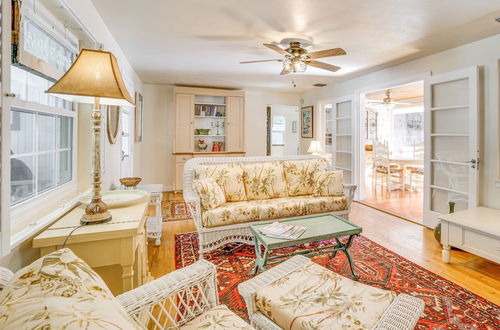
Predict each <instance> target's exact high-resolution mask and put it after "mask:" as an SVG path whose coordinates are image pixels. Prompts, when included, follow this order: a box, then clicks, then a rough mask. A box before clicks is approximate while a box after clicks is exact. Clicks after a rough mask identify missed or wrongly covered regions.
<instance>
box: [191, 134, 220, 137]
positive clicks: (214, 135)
mask: <svg viewBox="0 0 500 330" xmlns="http://www.w3.org/2000/svg"><path fill="white" fill-rule="evenodd" d="M194 136H205V137H216V136H220V137H225V135H216V134H213V135H206V134H205V135H204V134H199V135H197V134H195V135H194Z"/></svg>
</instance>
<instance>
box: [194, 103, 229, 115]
mask: <svg viewBox="0 0 500 330" xmlns="http://www.w3.org/2000/svg"><path fill="white" fill-rule="evenodd" d="M194 115H195V116H201V117H222V116H224V112H223V111H217V106H216V105H204V104H196V105H195V107H194Z"/></svg>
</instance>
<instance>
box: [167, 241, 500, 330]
mask: <svg viewBox="0 0 500 330" xmlns="http://www.w3.org/2000/svg"><path fill="white" fill-rule="evenodd" d="M321 244H324V243H321ZM293 249H294V248H290V249H287V250H286V252H290V251H291V250H293ZM350 251H351V253H352V255H353V258H354V262H355V264H356V272H357V273H358V274H359V275H361V279H360V281H361V282H363V283H365V284H368V285H373V286H376V287H379V288H384V289H389V290H394V291H396V292H397V293H407V294H410V295H412V296H415V297H418V298H420V299H422V300H424V302H425V311H424V314H423V315H422V317H421V318H420V321H419V322H418V324H417V326H416V329H429V330H430V329H491V330H493V329H500V308H499V306H497V305H496V304H494V303H492V302H490V301H488V300H486V299H484V298H482V297H479V296H478V295H476V294H474V293H472V292H470V291H468V290H466V289H464V288H462V287H460V286H459V285H457V284H455V283H453V282H450V281H448V280H446V279H444V278H442V277H440V276H439V275H436V274H434V273H432V272H430V271H428V270H426V269H424V268H422V267H420V266H418V265H416V264H414V263H413V262H411V261H409V260H407V259H405V258H403V257H401V256H400V255H397V254H396V253H394V252H392V251H390V250H388V249H386V248H384V247H382V246H380V245H378V244H377V243H374V242H372V241H371V240H369V239H367V238H366V237H363V236H360V237H358V238H357V239H356V240H355V242H354V243H353V245H352V247H351V250H350ZM283 252H285V251H282V252H281V253H283ZM278 253H280V251H278ZM175 258H176V260H175V262H176V268H182V267H184V266H187V265H190V264H192V263H193V262H194V261H195V260H197V258H198V235H197V234H196V233H186V234H179V235H176V236H175ZM206 258H207V259H208V260H209V261H211V262H213V263H214V264H215V265H217V273H218V281H219V296H220V301H221V303H223V304H226V305H227V306H228V307H229V308H230V309H232V310H233V311H235V312H237V313H238V314H239V315H240V316H242V317H244V318H247V316H246V307H245V304H244V302H243V300H242V299H241V297H240V296H239V294H238V284H239V283H241V282H243V281H245V280H247V279H249V278H250V277H251V276H250V273H251V270H252V268H253V266H254V258H255V254H254V248H253V246H249V245H246V244H239V243H233V244H228V245H226V246H225V247H224V248H222V249H219V250H216V251H213V252H212V253H211V254H208V255H207V256H206ZM313 260H314V261H315V262H316V263H318V264H320V265H322V266H324V267H326V268H328V269H331V270H333V271H334V272H336V273H339V274H341V275H344V276H347V277H349V278H352V276H351V273H350V271H349V265H348V263H347V259H346V258H345V256H344V254H343V253H338V254H337V256H336V257H335V258H334V259H329V258H328V256H327V255H321V256H317V257H315V258H313Z"/></svg>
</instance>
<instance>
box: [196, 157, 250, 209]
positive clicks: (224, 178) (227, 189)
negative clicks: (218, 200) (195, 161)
mask: <svg viewBox="0 0 500 330" xmlns="http://www.w3.org/2000/svg"><path fill="white" fill-rule="evenodd" d="M194 178H195V179H196V180H201V179H206V178H212V179H214V180H215V182H217V184H218V185H219V186H220V187H221V189H222V191H223V192H224V195H225V196H226V200H227V201H228V202H242V201H246V200H247V194H246V192H245V185H244V184H243V169H242V168H241V164H240V163H229V164H210V165H198V166H197V167H196V172H195V177H194Z"/></svg>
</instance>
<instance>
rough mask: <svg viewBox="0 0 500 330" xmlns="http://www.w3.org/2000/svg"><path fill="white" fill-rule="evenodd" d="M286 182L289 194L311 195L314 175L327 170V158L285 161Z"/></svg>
mask: <svg viewBox="0 0 500 330" xmlns="http://www.w3.org/2000/svg"><path fill="white" fill-rule="evenodd" d="M283 169H284V171H285V178H286V184H287V188H288V195H289V196H303V195H311V194H312V193H313V186H314V175H315V173H316V172H319V171H326V170H327V169H328V164H327V161H326V159H307V160H286V161H283Z"/></svg>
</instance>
